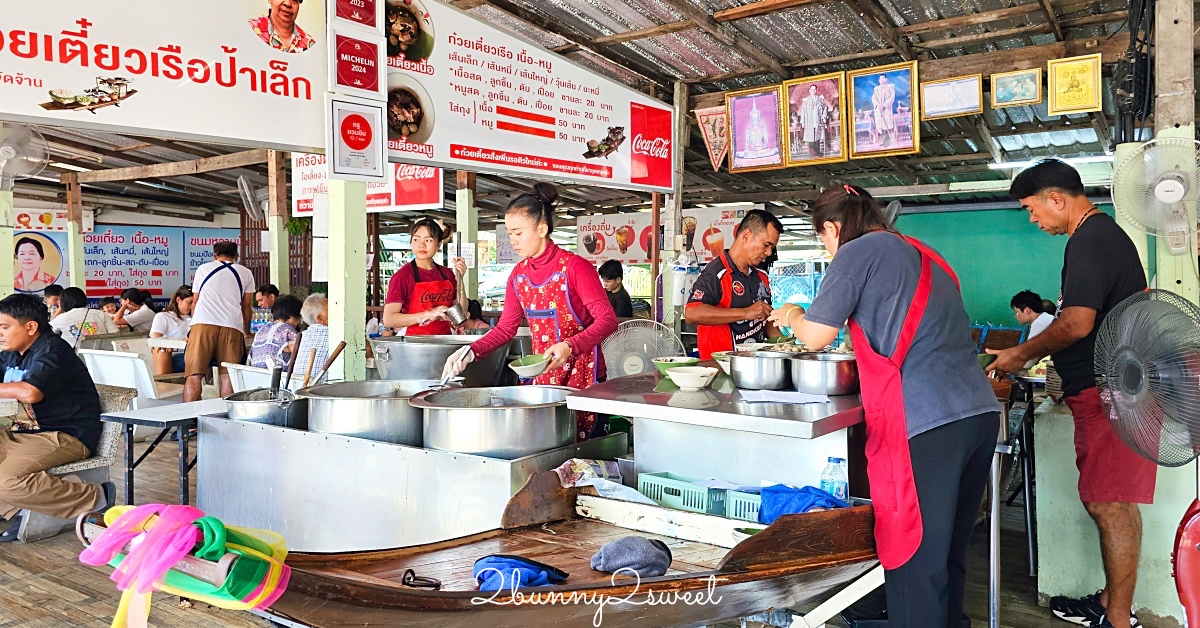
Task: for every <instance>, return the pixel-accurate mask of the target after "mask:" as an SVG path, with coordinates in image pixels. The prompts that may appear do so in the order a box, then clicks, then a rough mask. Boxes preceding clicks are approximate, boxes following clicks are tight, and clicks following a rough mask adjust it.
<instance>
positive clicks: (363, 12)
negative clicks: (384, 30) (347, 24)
mask: <svg viewBox="0 0 1200 628" xmlns="http://www.w3.org/2000/svg"><path fill="white" fill-rule="evenodd" d="M375 2H376V0H337V4H336V5H334V11H335V13H334V14H335V15H336V16H338V17H340V18H342V19H343V20H348V21H351V22H354V23H355V24H362V25H363V26H367V27H370V28H375V26H376V24H377V22H376V17H375V16H376V13H375Z"/></svg>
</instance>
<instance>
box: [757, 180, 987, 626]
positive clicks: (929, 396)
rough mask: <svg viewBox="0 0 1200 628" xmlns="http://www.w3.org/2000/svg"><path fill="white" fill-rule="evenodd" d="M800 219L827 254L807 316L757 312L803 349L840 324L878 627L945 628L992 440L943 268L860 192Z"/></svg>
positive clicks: (971, 350)
mask: <svg viewBox="0 0 1200 628" xmlns="http://www.w3.org/2000/svg"><path fill="white" fill-rule="evenodd" d="M813 225H814V228H815V229H816V230H817V232H818V233H819V234H820V235H821V240H822V242H823V243H824V244H825V248H827V249H828V250H829V252H830V253H832V254H834V258H833V262H832V263H831V264H830V265H829V269H828V271H827V272H826V274H825V277H824V278H823V280H822V284H821V287H820V290H819V291H818V293H817V296H816V298H814V299H813V303H812V306H811V307H810V308H809V310H808V311H807V312H805V310H804V309H803V308H801V307H799V306H795V305H785V306H783V307H782V308H780V309H778V310H775V311H774V312H772V314H771V320H772V321H774V322H775V324H776V325H778V326H780V327H785V326H787V327H791V328H792V330H793V331H794V332H795V334H796V336H797V337H798V338H799V339H800V340H801V341H803V342H804V344H806V345H808V346H810V347H824V346H827V345H829V344H830V343H832V342H833V341H834V340H835V339H836V338H837V334H838V331H839V330H840V329H841V328H842V326H843V325H844V324H845V323H846V322H847V321H848V322H849V327H850V337H851V340H852V342H853V347H854V353H855V357H856V358H857V362H858V371H859V379H860V381H861V389H862V390H861V396H862V405H863V412H864V414H865V418H866V423H867V445H866V456H867V477H868V479H869V480H870V497H871V501H872V505H873V506H874V510H875V543H876V548H877V550H878V553H879V561H880V563H882V564H883V567H884V569H885V570H886V584H885V589H886V592H887V603H888V626H889V628H899V627H917V626H919V627H921V628H941V627H947V626H949V627H952V628H959V626H961V625H962V623H961V622H962V617H963V611H962V608H963V587H964V581H965V579H966V562H965V561H966V552H967V546H968V544H969V542H970V539H971V531H972V530H973V528H974V526H975V515H976V513H977V512H978V510H979V503H980V501H981V500H982V498H983V492H984V487H985V484H986V482H987V476H988V472H989V468H990V464H991V458H992V452H993V451H994V449H995V445H996V441H997V439H998V437H999V429H1000V416H999V413H998V405H997V402H996V397H995V393H993V392H992V388H991V385H990V384H989V383H988V381H987V376H986V375H984V373H983V369H982V368H981V367H980V366H979V362H978V360H977V358H976V356H975V346H974V344H973V343H972V341H971V338H970V318H969V317H968V316H967V313H966V310H965V308H964V306H963V303H962V297H961V295H960V293H959V290H958V278H957V276H955V274H954V271H953V270H952V269H951V268H950V266H949V265H948V264H947V263H946V262H945V260H943V259H942V258H941V257H940V256H939V255H938V254H937V253H936V252H935V251H933V250H932V249H930V248H929V247H927V246H925V245H924V244H922V243H921V242H918V241H917V240H915V239H913V238H909V237H906V236H902V235H900V234H899V233H897V232H895V231H894V230H892V229H891V227H890V225H889V222H888V220H887V219H886V218H885V217H884V215H883V213H882V212H881V211H880V209H879V205H878V204H877V203H876V202H875V199H873V198H871V196H870V195H869V194H868V193H867V192H866V190H863V189H862V188H858V187H852V186H849V185H847V186H843V187H840V188H833V189H829V190H826V191H825V192H824V193H822V194H821V196H820V197H819V198H818V199H817V202H816V205H815V206H814V209H813Z"/></svg>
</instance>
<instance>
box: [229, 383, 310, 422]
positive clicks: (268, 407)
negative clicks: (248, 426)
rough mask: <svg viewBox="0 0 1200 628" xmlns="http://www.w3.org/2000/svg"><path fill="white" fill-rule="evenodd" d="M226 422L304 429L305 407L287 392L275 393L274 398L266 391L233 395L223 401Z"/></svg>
mask: <svg viewBox="0 0 1200 628" xmlns="http://www.w3.org/2000/svg"><path fill="white" fill-rule="evenodd" d="M225 403H226V404H228V413H229V418H230V419H233V420H235V421H248V422H250V423H266V424H267V425H275V426H278V427H290V428H292V429H297V430H303V429H306V427H307V425H308V423H307V420H308V413H307V409H308V405H307V401H305V400H304V399H298V398H297V397H296V395H295V394H293V393H292V392H291V391H290V390H282V389H281V390H279V391H277V392H276V393H275V396H274V397H272V396H271V391H270V390H268V389H266V388H255V389H253V390H244V391H242V392H238V393H233V394H232V395H229V396H228V397H226V398H225Z"/></svg>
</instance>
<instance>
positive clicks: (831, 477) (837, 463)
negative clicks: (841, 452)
mask: <svg viewBox="0 0 1200 628" xmlns="http://www.w3.org/2000/svg"><path fill="white" fill-rule="evenodd" d="M842 462H843V460H842V459H841V458H830V459H829V464H827V465H825V470H824V471H822V472H821V490H823V491H825V492H826V493H829V494H830V495H833V496H834V497H836V498H838V499H840V500H842V501H845V500H846V499H848V498H849V497H850V482H848V481H847V480H846V473H845V472H844V471H842Z"/></svg>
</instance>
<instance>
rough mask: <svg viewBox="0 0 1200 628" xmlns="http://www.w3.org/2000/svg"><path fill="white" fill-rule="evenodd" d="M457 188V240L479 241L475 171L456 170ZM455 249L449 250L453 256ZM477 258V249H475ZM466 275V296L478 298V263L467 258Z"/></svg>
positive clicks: (464, 279)
mask: <svg viewBox="0 0 1200 628" xmlns="http://www.w3.org/2000/svg"><path fill="white" fill-rule="evenodd" d="M456 174H457V177H458V190H457V191H456V192H455V194H454V211H455V223H456V224H455V229H456V230H457V231H458V241H459V242H461V243H463V244H468V243H469V244H477V243H478V242H479V208H477V207H475V173H474V172H467V171H466V170H459V171H457V173H456ZM456 254H457V253H456V251H450V255H451V256H452V257H453V256H454V255H456ZM476 257H477V258H478V251H476ZM468 265H469V266H474V268H469V269H467V276H466V277H464V278H463V281H465V282H466V285H467V297H468V298H471V299H478V298H479V268H478V266H479V263H478V260H476V261H474V262H472V261H471V260H468Z"/></svg>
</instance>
